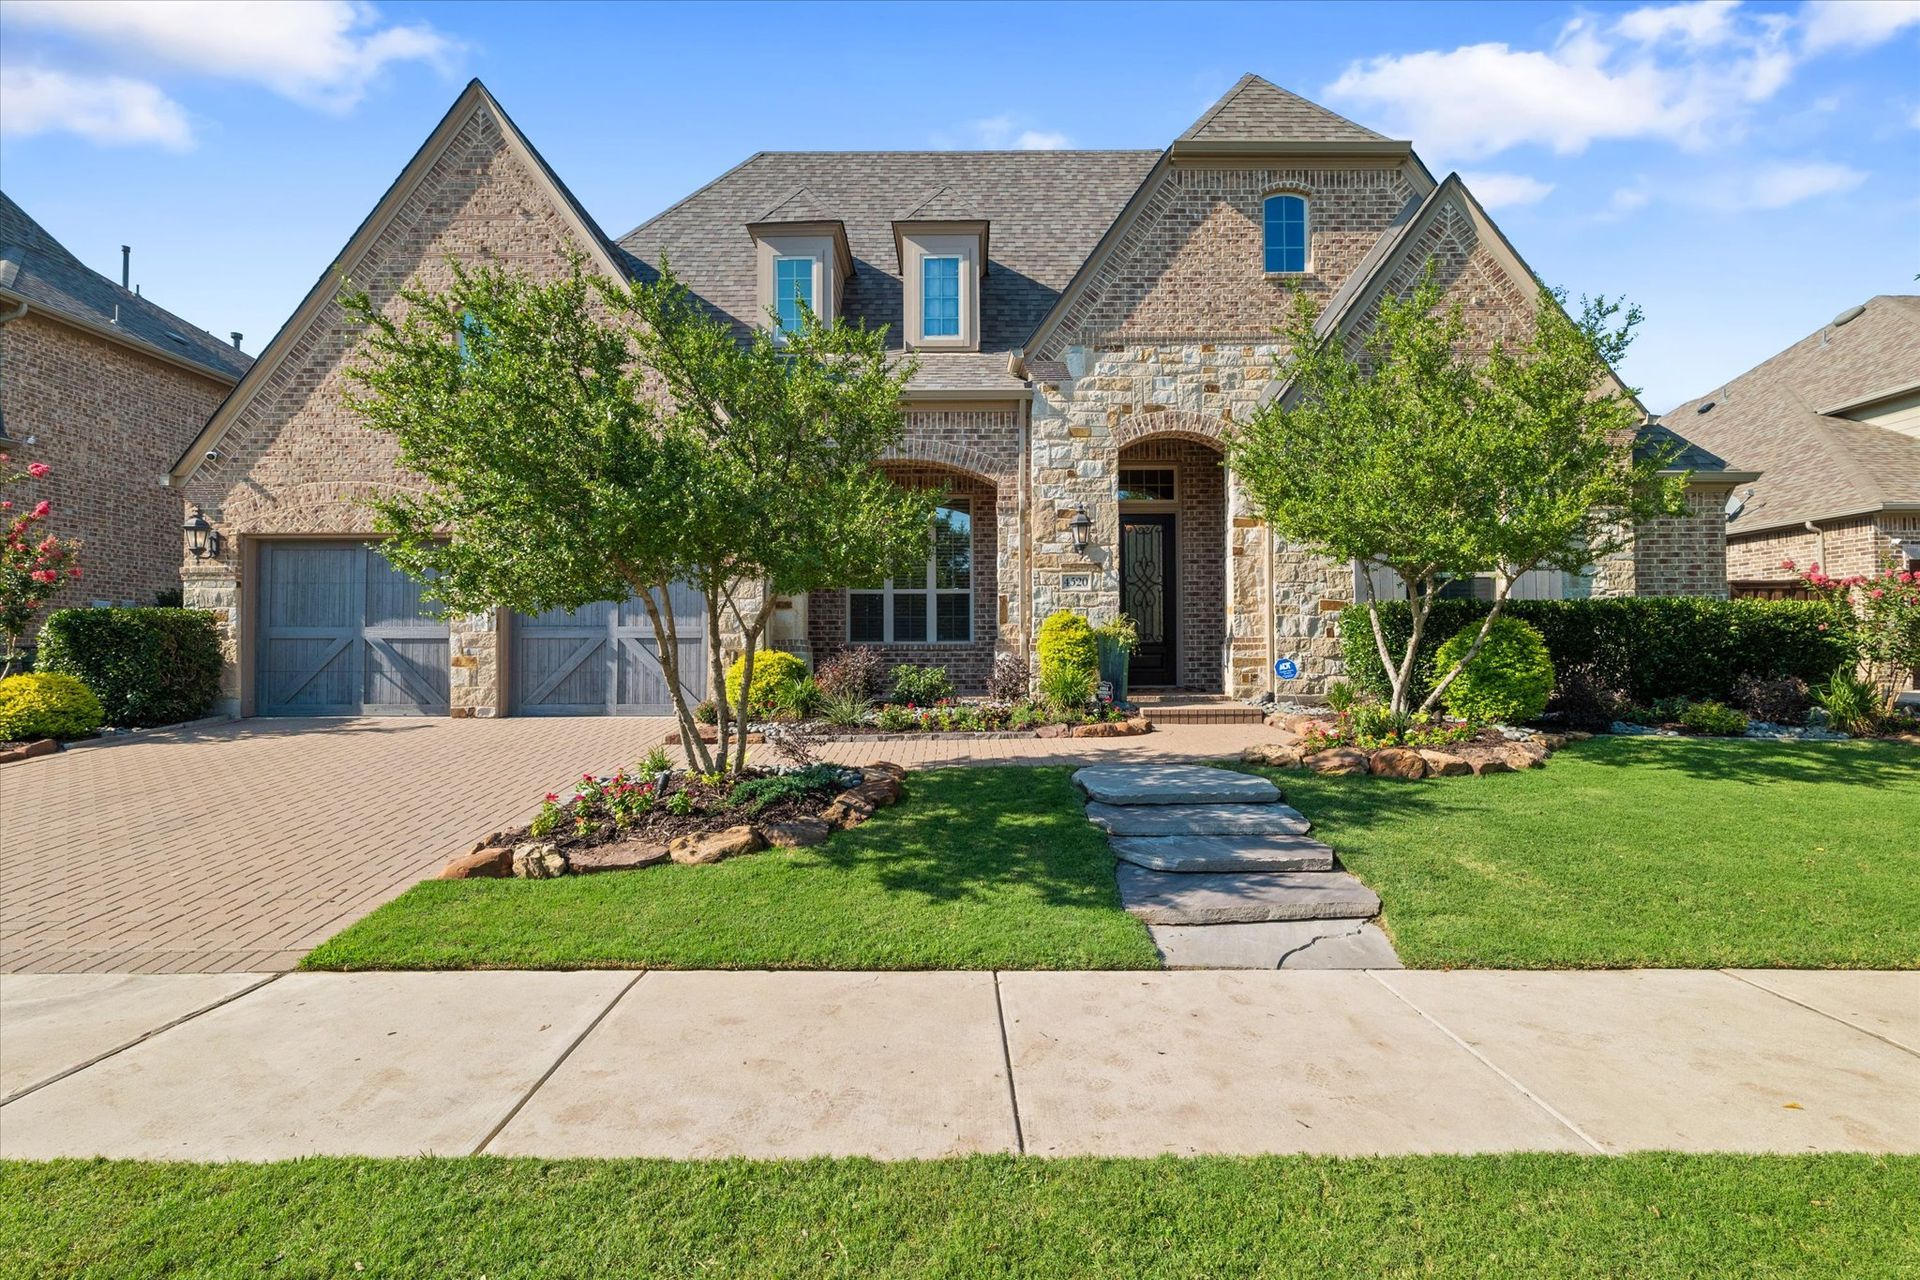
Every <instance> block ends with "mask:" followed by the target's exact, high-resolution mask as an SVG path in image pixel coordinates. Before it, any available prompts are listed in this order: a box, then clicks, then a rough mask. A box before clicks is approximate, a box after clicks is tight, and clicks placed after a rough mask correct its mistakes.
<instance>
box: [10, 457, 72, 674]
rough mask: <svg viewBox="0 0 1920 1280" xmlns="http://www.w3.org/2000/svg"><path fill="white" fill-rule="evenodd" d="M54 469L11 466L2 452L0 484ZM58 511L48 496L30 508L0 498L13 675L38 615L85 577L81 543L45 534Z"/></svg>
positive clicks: (43, 474)
mask: <svg viewBox="0 0 1920 1280" xmlns="http://www.w3.org/2000/svg"><path fill="white" fill-rule="evenodd" d="M51 471H52V468H51V467H49V466H47V464H46V463H44V462H30V463H28V464H27V469H26V470H25V471H15V470H12V458H11V455H9V454H7V453H6V452H4V451H0V488H3V487H6V486H9V485H13V484H17V483H18V482H20V481H22V480H28V479H32V480H40V479H44V478H45V477H46V476H47V475H48V474H49V473H50V472H51ZM52 514H53V504H52V503H51V502H48V501H47V500H45V499H42V500H41V501H39V502H37V503H35V504H34V505H33V506H31V507H29V508H27V509H26V510H25V511H15V510H14V503H13V499H11V498H0V528H4V530H5V533H4V536H3V537H0V637H4V638H5V640H6V650H5V652H4V653H0V676H8V675H12V674H13V667H14V664H15V663H16V662H18V661H19V660H20V642H21V641H22V640H24V639H25V638H26V636H27V633H28V632H29V631H31V630H33V623H34V616H35V615H36V614H38V613H39V612H40V609H41V607H42V606H43V605H45V604H46V603H47V601H48V600H50V599H52V598H53V595H54V593H55V592H57V591H58V590H60V588H61V587H62V586H63V585H65V584H66V583H68V582H70V581H72V580H73V579H75V578H78V577H79V576H80V547H79V544H78V543H75V542H73V541H71V540H69V539H65V538H59V537H56V536H54V535H53V534H51V533H42V532H41V531H40V530H41V526H43V525H44V524H45V523H46V521H47V519H48V518H49V517H50V516H51V515H52Z"/></svg>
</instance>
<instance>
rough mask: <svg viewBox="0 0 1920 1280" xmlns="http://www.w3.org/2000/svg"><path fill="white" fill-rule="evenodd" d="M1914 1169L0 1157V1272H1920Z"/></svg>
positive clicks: (1546, 1162)
mask: <svg viewBox="0 0 1920 1280" xmlns="http://www.w3.org/2000/svg"><path fill="white" fill-rule="evenodd" d="M1916 1197H1920V1160H1915V1159H1913V1158H1894V1157H1868V1156H1843V1155H1831V1156H1676V1155H1639V1156H1627V1157H1617V1158H1607V1157H1591V1156H1589V1157H1582V1156H1555V1155H1523V1156H1473V1157H1448V1156H1424V1157H1405V1158H1397V1159H1372V1160H1332V1159H1319V1158H1311V1159H1309V1158H1299V1157H1293V1158H1288V1157H1273V1158H1261V1159H1226V1158H1200V1159H1189V1160H1175V1159H1170V1158H1169V1159H1160V1160H1089V1159H1075V1160H1034V1159H1021V1158H1016V1157H1010V1156H1009V1157H975V1158H971V1159H966V1160H944V1161H932V1162H925V1163H919V1162H906V1163H894V1164H882V1163H876V1162H874V1161H870V1160H812V1161H804V1162H778V1163H774V1162H753V1161H688V1162H671V1161H563V1162H544V1161H536V1160H502V1159H495V1158H491V1157H479V1158H476V1159H465V1160H434V1159H418V1160H395V1161H382V1160H349V1159H320V1160H305V1161H298V1162H293V1163H283V1164H267V1165H258V1164H225V1165H196V1164H145V1163H134V1162H117V1163H110V1162H104V1161H102V1162H93V1163H88V1162H82V1161H63V1162H56V1163H51V1164H10V1165H0V1274H5V1275H10V1276H33V1277H36V1278H37V1280H56V1278H57V1277H80V1276H85V1277H101V1278H102V1280H104V1278H106V1277H112V1278H113V1280H139V1278H141V1277H156V1276H169V1277H182V1276H192V1277H243V1276H244V1277H257V1276H272V1277H318V1276H328V1277H332V1276H356V1275H364V1276H367V1277H380V1278H382V1280H385V1278H388V1277H413V1276H420V1277H426V1276H432V1277H442V1276H447V1277H454V1276H457V1277H463V1278H465V1280H474V1278H476V1277H480V1276H485V1277H487V1280H520V1278H523V1277H525V1278H532V1277H539V1278H541V1280H547V1278H550V1277H560V1276H565V1277H574V1278H576V1280H580V1278H585V1277H597V1276H608V1277H615V1276H618V1277H626V1276H667V1275H671V1276H726V1277H729V1278H734V1277H755V1276H766V1277H776V1276H777V1277H782V1278H785V1277H810V1276H837V1277H861V1278H863V1280H866V1278H871V1277H916V1278H917V1277H923V1276H954V1277H968V1278H972V1277H982V1276H987V1277H991V1276H1008V1277H1015V1276H1017V1277H1041V1278H1045V1277H1066V1276H1074V1277H1080V1276H1115V1277H1142V1278H1148V1280H1151V1278H1154V1277H1172V1276H1192V1277H1203V1276H1204V1277H1221V1276H1316V1277H1318V1276H1433V1275H1449V1276H1488V1277H1501V1278H1502V1280H1504V1278H1506V1277H1517V1276H1552V1277H1555V1278H1556V1280H1559V1278H1561V1277H1586V1276H1593V1277H1600V1276H1610V1277H1624V1276H1632V1277H1636V1278H1637V1280H1638V1278H1649V1277H1681V1276H1688V1277H1692V1276H1707V1275H1716V1276H1718V1275H1740V1276H1744V1277H1749V1278H1757V1277H1772V1276H1781V1277H1785V1276H1794V1277H1817V1276H1834V1277H1842V1276H1844V1277H1866V1276H1896V1275H1914V1274H1916V1273H1920V1235H1916V1234H1915V1233H1914V1232H1913V1230H1912V1226H1913V1224H1912V1221H1911V1218H1910V1214H1911V1211H1912V1208H1913V1205H1914V1203H1915V1200H1916Z"/></svg>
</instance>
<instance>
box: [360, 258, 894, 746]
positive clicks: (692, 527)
mask: <svg viewBox="0 0 1920 1280" xmlns="http://www.w3.org/2000/svg"><path fill="white" fill-rule="evenodd" d="M453 270H454V282H453V286H452V288H451V289H449V290H447V291H446V292H445V293H430V292H426V291H422V290H406V291H403V292H402V293H401V295H400V302H401V304H402V306H401V308H399V310H400V314H399V315H397V316H394V315H389V314H388V313H387V312H385V311H383V310H381V309H380V308H378V307H376V306H375V305H374V304H373V302H372V300H371V299H370V298H368V296H367V295H365V294H364V293H353V292H349V293H348V294H346V295H345V297H344V299H343V302H344V305H345V306H346V308H347V311H348V314H349V315H350V316H351V317H353V318H354V319H356V320H357V321H358V322H359V323H361V324H362V325H364V326H366V329H367V334H366V340H365V348H364V349H365V354H366V358H365V360H364V361H363V362H362V363H361V364H360V365H359V366H358V367H357V368H356V369H355V370H354V371H353V372H352V375H351V376H352V377H353V378H354V380H355V381H356V382H357V384H358V387H359V388H360V389H359V390H358V391H356V393H355V394H353V395H352V396H351V397H350V403H351V404H352V405H353V407H354V408H356V409H357V410H358V411H359V413H360V414H361V415H362V416H363V417H364V418H365V420H366V423H367V425H369V426H370V427H373V428H375V429H377V430H381V431H385V432H388V433H390V434H391V435H393V436H394V438H395V439H396V440H397V441H398V443H399V446H400V459H399V460H400V464H401V466H403V467H404V468H406V469H407V470H409V471H411V472H413V473H415V474H416V475H417V476H418V477H420V479H421V482H422V486H421V488H420V489H419V490H418V491H416V492H412V493H406V494H403V495H400V496H396V497H392V498H386V499H381V500H378V501H376V502H375V503H374V504H373V505H374V508H375V511H376V522H377V527H378V528H379V529H380V530H381V531H382V532H385V533H387V534H389V535H390V539H389V541H388V542H387V543H386V545H385V546H384V547H383V550H384V552H385V554H386V555H387V557H388V558H389V559H390V560H392V561H393V563H394V564H396V565H398V566H399V567H400V568H401V569H403V570H405V571H406V572H408V573H410V574H413V575H414V576H415V577H418V578H422V579H426V578H429V577H430V578H431V579H432V592H433V595H434V597H435V598H436V599H437V600H439V601H440V602H441V603H442V604H443V605H444V606H445V607H446V608H447V609H448V610H449V611H458V612H478V611H482V610H485V609H490V608H493V607H496V606H506V607H511V608H514V609H518V610H521V611H522V612H538V611H541V610H545V609H551V608H567V609H574V608H579V607H581V606H583V605H587V604H591V603H593V602H595V601H600V600H608V599H621V598H624V597H626V596H628V595H629V594H631V595H634V596H636V597H637V598H638V599H639V600H640V602H641V604H642V606H643V607H644V608H645V610H646V613H647V617H648V620H649V622H650V623H651V625H652V628H653V633H654V636H655V638H656V640H657V642H658V648H659V655H660V664H661V668H662V672H663V674H664V675H665V677H666V684H667V687H668V689H669V691H670V694H671V697H672V700H673V707H674V713H675V715H676V717H677V719H678V721H679V725H680V738H681V742H682V744H683V745H684V746H685V748H686V751H687V757H688V759H689V760H690V761H691V762H692V763H693V764H694V765H695V766H696V767H698V768H699V769H701V770H702V771H706V772H716V771H717V772H726V771H729V770H732V771H737V770H738V769H739V768H740V767H741V766H742V765H744V763H745V760H746V733H745V724H746V713H747V706H748V702H749V700H750V698H751V688H752V684H753V663H754V654H755V651H756V649H757V648H758V646H759V644H760V641H761V640H762V638H763V637H764V636H765V633H766V628H767V623H768V622H769V620H770V619H771V618H772V616H773V611H774V608H775V605H776V603H777V599H778V597H779V596H780V595H783V594H790V593H800V592H805V591H810V590H815V589H820V588H825V587H836V586H842V585H845V584H846V583H848V582H854V581H863V580H867V579H874V578H879V577H884V576H885V574H886V571H887V568H888V566H889V565H892V564H895V563H898V562H899V561H901V560H902V559H904V558H905V557H906V556H908V555H910V554H912V552H913V551H914V550H916V549H919V548H922V547H924V546H925V545H926V544H927V543H928V539H929V538H930V536H931V535H930V530H931V527H932V524H931V521H932V501H931V498H930V496H929V495H926V494H923V493H917V492H913V491H910V490H905V489H902V488H900V487H899V486H897V485H895V484H894V483H893V482H892V481H891V480H889V479H888V478H887V477H886V476H885V475H884V474H883V473H881V472H880V471H878V470H877V469H876V468H875V467H874V463H875V462H876V461H877V460H878V459H879V458H880V457H881V456H882V455H883V454H884V453H885V452H886V450H887V449H888V448H889V447H891V446H892V445H893V444H894V443H895V442H896V441H897V440H898V439H899V438H900V434H901V431H902V426H903V418H902V414H901V411H900V394H901V390H902V388H903V386H904V384H905V382H906V380H907V379H908V378H909V377H910V376H911V375H912V367H911V365H905V366H900V365H895V364H892V363H890V362H889V360H888V358H887V354H886V347H885V341H884V335H883V334H882V333H881V332H878V331H869V330H866V329H864V328H855V327H852V326H849V325H845V324H841V323H838V322H836V323H834V324H831V325H820V324H817V323H815V322H814V321H813V319H812V317H808V322H807V324H806V325H805V327H804V328H803V329H802V330H801V331H800V332H797V333H791V334H788V335H785V336H784V338H781V339H777V340H776V339H775V338H774V337H773V336H771V335H770V334H769V333H767V332H764V331H759V332H756V333H754V334H753V335H752V336H751V337H749V338H747V339H746V340H744V341H743V340H742V339H741V338H740V337H739V336H738V335H737V334H736V333H735V331H734V329H733V327H732V326H731V325H730V324H728V323H727V322H726V321H725V320H722V319H720V318H718V317H716V316H714V315H713V314H712V313H711V312H709V311H708V310H706V309H705V308H704V307H702V306H701V305H700V304H699V303H697V302H696V301H695V300H694V299H693V298H691V297H690V296H689V295H688V294H687V292H686V290H685V289H684V288H683V287H682V286H681V285H680V284H679V282H678V281H677V280H676V279H675V278H674V277H673V275H672V274H671V272H667V271H663V272H662V274H661V277H660V278H659V279H658V280H657V281H655V282H652V283H642V284H628V283H625V282H615V281H610V280H606V279H602V278H598V277H592V276H589V275H587V274H586V273H585V272H584V271H583V270H582V268H581V265H580V264H579V263H577V262H576V263H575V264H574V266H573V269H572V271H571V272H570V273H569V274H568V275H567V276H565V277H563V278H561V279H559V280H557V281H554V282H552V283H539V282H536V281H534V280H531V279H529V278H527V277H525V276H521V275H517V274H514V273H511V272H506V271H502V270H498V269H493V268H486V269H482V270H478V271H467V270H465V269H463V268H461V267H459V266H457V265H456V266H455V267H454V269H453ZM675 582H686V583H689V584H691V585H692V586H693V587H694V588H695V589H696V590H697V591H698V592H699V593H700V596H701V599H702V605H703V608H704V611H705V614H706V624H707V633H708V635H709V636H710V637H712V638H713V639H714V641H715V643H711V644H709V645H708V654H709V657H710V659H711V670H710V672H709V673H708V680H709V687H710V688H712V689H713V690H714V691H715V695H714V696H715V700H716V703H717V708H716V709H717V711H718V724H717V728H718V743H717V747H716V749H715V750H712V751H709V749H708V747H707V744H706V743H705V742H703V741H702V739H701V737H700V733H699V727H698V726H697V725H696V724H695V722H694V717H693V708H692V707H690V706H689V705H688V703H687V700H686V696H685V694H684V692H683V690H682V687H681V685H682V675H683V673H682V672H681V670H680V661H679V633H678V629H677V626H676V622H675V618H674V614H673V610H672V609H671V608H670V607H668V588H669V586H670V585H671V584H673V583H675ZM723 620H730V621H731V622H732V623H733V624H734V626H735V628H736V629H737V631H738V633H739V634H740V636H741V637H742V638H743V640H744V642H745V645H746V670H745V678H744V679H743V680H742V681H741V682H740V695H739V699H738V704H737V705H730V700H729V699H728V698H727V696H726V695H725V693H724V690H725V689H726V680H725V670H724V666H723V661H722V655H721V653H720V648H719V645H718V643H717V641H718V638H719V635H720V631H721V624H722V621H723Z"/></svg>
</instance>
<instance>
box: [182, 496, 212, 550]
mask: <svg viewBox="0 0 1920 1280" xmlns="http://www.w3.org/2000/svg"><path fill="white" fill-rule="evenodd" d="M180 528H181V529H182V530H184V531H185V533H186V535H187V550H189V551H191V552H193V558H194V559H195V560H204V559H206V558H207V557H208V556H217V555H219V554H220V531H219V530H218V529H216V528H214V527H213V526H212V525H211V524H209V523H207V516H206V513H205V512H203V511H202V510H200V508H199V507H195V508H194V509H193V514H192V515H190V516H188V517H187V522H186V523H185V524H183V525H181V526H180Z"/></svg>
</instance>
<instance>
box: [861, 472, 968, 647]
mask: <svg viewBox="0 0 1920 1280" xmlns="http://www.w3.org/2000/svg"><path fill="white" fill-rule="evenodd" d="M931 541H932V547H931V554H930V555H929V556H928V557H927V558H926V559H924V560H922V559H920V558H918V557H915V558H914V559H913V560H912V561H909V562H908V563H906V564H903V565H901V566H899V567H898V568H897V569H895V570H894V571H893V573H892V574H891V575H889V576H888V577H887V579H886V580H885V581H884V582H882V583H880V584H879V585H878V586H868V587H855V588H853V589H851V590H849V591H848V592H847V639H848V640H850V641H852V642H853V643H855V644H965V643H967V642H968V641H970V640H972V639H973V504H972V503H971V502H969V501H968V500H967V499H965V498H951V499H949V500H947V501H946V502H944V503H942V504H941V505H940V506H939V507H938V508H937V509H936V510H935V511H934V515H933V531H932V538H931Z"/></svg>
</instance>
